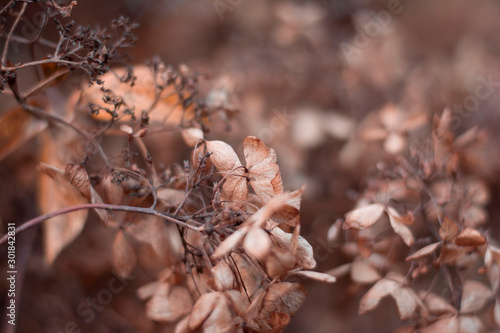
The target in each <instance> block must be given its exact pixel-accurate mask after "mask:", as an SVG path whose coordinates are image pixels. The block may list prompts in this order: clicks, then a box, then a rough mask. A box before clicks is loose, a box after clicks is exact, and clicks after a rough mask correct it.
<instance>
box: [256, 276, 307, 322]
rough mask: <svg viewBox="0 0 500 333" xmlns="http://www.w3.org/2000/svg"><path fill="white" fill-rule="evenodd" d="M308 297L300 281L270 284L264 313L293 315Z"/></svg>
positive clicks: (264, 301) (264, 302)
mask: <svg viewBox="0 0 500 333" xmlns="http://www.w3.org/2000/svg"><path fill="white" fill-rule="evenodd" d="M305 299H306V291H305V289H304V287H303V286H302V285H300V284H298V283H290V282H281V283H273V284H271V285H270V286H269V288H268V290H267V293H266V296H265V297H264V300H263V310H262V311H263V313H264V314H270V313H272V312H279V313H286V314H287V315H289V316H293V315H294V314H295V312H297V310H298V309H299V307H300V305H301V304H302V303H303V302H304V300H305Z"/></svg>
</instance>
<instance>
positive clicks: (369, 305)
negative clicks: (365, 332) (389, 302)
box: [359, 278, 400, 314]
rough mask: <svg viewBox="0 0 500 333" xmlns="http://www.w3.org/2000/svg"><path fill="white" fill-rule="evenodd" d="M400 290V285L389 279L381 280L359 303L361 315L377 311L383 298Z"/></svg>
mask: <svg viewBox="0 0 500 333" xmlns="http://www.w3.org/2000/svg"><path fill="white" fill-rule="evenodd" d="M398 288H400V285H399V284H398V283H397V282H395V281H392V280H389V279H385V278H384V279H381V280H379V281H377V283H375V284H374V285H373V287H371V288H370V290H368V292H367V293H366V294H365V295H364V296H363V298H361V301H360V302H359V313H360V314H363V313H366V312H368V311H371V310H373V309H375V308H376V307H377V306H378V304H379V303H380V301H381V300H382V298H384V297H386V296H388V295H390V294H391V292H393V291H394V290H396V289H398Z"/></svg>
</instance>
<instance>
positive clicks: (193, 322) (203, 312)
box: [189, 292, 223, 330]
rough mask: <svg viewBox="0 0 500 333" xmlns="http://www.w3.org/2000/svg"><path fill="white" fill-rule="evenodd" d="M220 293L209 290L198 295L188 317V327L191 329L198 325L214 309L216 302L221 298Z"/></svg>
mask: <svg viewBox="0 0 500 333" xmlns="http://www.w3.org/2000/svg"><path fill="white" fill-rule="evenodd" d="M221 298H223V297H221V293H219V292H210V293H206V294H203V295H201V296H200V298H198V300H197V301H196V304H195V305H194V307H193V311H192V312H191V316H190V317H189V328H191V329H192V330H194V329H196V328H198V327H200V326H201V325H202V324H203V322H204V321H205V320H206V319H207V318H208V316H210V314H211V313H212V311H213V310H214V309H215V307H216V305H217V302H220V300H221Z"/></svg>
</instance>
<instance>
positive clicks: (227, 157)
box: [206, 141, 242, 173]
mask: <svg viewBox="0 0 500 333" xmlns="http://www.w3.org/2000/svg"><path fill="white" fill-rule="evenodd" d="M206 144H207V151H208V152H209V153H212V155H210V160H211V161H212V163H213V164H214V165H215V167H216V168H217V170H219V172H222V173H227V172H229V171H232V170H233V169H235V168H237V167H240V166H242V164H241V162H240V159H239V158H238V155H236V153H235V152H234V150H233V148H232V147H231V146H230V145H228V144H227V143H225V142H223V141H207V142H206Z"/></svg>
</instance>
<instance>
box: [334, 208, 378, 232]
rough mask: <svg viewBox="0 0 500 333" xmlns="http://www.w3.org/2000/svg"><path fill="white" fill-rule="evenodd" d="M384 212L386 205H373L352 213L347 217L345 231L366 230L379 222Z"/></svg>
mask: <svg viewBox="0 0 500 333" xmlns="http://www.w3.org/2000/svg"><path fill="white" fill-rule="evenodd" d="M383 212H384V205H382V204H371V205H367V206H363V207H360V208H357V209H355V210H352V211H350V212H349V213H347V214H346V216H345V223H344V229H350V228H355V229H366V228H368V227H371V226H372V225H374V224H375V222H377V221H378V219H379V218H380V216H382V213H383Z"/></svg>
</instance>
